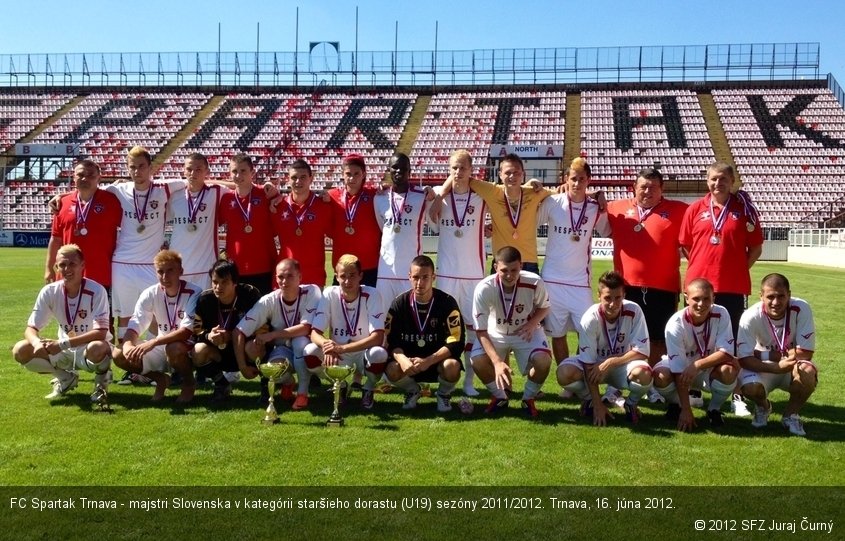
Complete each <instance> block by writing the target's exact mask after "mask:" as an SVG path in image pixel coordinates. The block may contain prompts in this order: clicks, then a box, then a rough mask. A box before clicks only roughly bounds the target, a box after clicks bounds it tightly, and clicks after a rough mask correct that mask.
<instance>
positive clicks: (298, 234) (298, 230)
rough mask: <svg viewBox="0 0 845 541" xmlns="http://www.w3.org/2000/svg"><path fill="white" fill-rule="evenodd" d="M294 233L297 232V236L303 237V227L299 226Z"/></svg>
mask: <svg viewBox="0 0 845 541" xmlns="http://www.w3.org/2000/svg"><path fill="white" fill-rule="evenodd" d="M294 233H296V236H297V237H301V236H302V228H301V227H297V228H296V231H294Z"/></svg>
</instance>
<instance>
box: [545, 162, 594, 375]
mask: <svg viewBox="0 0 845 541" xmlns="http://www.w3.org/2000/svg"><path fill="white" fill-rule="evenodd" d="M590 178H591V172H590V165H589V164H588V163H587V161H586V160H585V159H584V158H575V159H574V160H572V164H571V165H570V166H569V169H567V170H566V171H564V174H563V187H564V188H565V191H564V193H560V194H554V195H552V196H551V197H548V198H547V199H545V200H544V201H543V203H542V204H541V205H540V211H539V212H538V213H537V223H538V225H539V224H545V223H547V224H549V236H548V241H547V243H546V259H545V261H544V262H543V271H542V273H541V274H540V275H541V276H542V277H543V282H544V283H545V284H546V289H547V290H548V292H549V300H550V302H551V310H550V311H549V315H548V316H547V317H546V320H545V322H544V326H545V330H546V333H547V334H549V335H550V336H551V337H552V352H553V353H554V358H555V362H556V363H557V364H560V363H561V361H563V360H564V359H566V358H567V357H569V346H568V344H567V343H566V333H567V332H569V331H575V332H580V331H581V316H583V315H584V313H585V312H586V311H587V309H588V308H590V306H591V305H592V304H593V295H592V290H591V288H592V282H591V272H590V271H591V251H592V238H593V230H597V231H598V232H599V234H600V235H603V236H607V235H608V234H609V233H610V228H609V226H608V224H607V215H606V214H604V213H603V212H600V211H599V205H598V203H596V202H595V201H594V200H592V199H590V198H588V197H587V188H588V187H589V185H590Z"/></svg>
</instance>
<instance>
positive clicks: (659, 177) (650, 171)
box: [634, 167, 663, 186]
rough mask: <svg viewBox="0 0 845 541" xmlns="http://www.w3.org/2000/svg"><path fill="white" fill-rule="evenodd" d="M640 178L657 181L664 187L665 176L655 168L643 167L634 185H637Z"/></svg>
mask: <svg viewBox="0 0 845 541" xmlns="http://www.w3.org/2000/svg"><path fill="white" fill-rule="evenodd" d="M640 178H644V179H646V180H656V181H657V182H659V183H660V185H661V186H663V174H662V173H661V172H660V171H658V170H657V169H655V168H654V167H643V168H642V169H640V172H639V173H637V178H635V179H634V184H636V183H637V180H639V179H640Z"/></svg>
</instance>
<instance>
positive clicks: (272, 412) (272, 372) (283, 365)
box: [258, 359, 290, 425]
mask: <svg viewBox="0 0 845 541" xmlns="http://www.w3.org/2000/svg"><path fill="white" fill-rule="evenodd" d="M289 369H290V361H288V360H287V359H274V360H273V362H271V363H264V364H258V371H259V372H260V373H261V375H262V376H264V377H265V378H267V390H268V391H269V392H270V400H269V402H268V403H267V410H266V411H265V412H264V419H263V420H262V422H263V423H264V424H265V425H275V424H277V423H279V414H278V413H277V412H276V404H275V398H274V395H275V394H276V383H277V382H278V381H279V380H280V379H281V378H282V376H283V375H284V374H285V373H286V372H287V371H288V370H289Z"/></svg>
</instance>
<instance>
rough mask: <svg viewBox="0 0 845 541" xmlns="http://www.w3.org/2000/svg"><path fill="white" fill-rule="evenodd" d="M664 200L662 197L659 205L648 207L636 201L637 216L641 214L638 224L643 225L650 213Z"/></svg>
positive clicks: (658, 203)
mask: <svg viewBox="0 0 845 541" xmlns="http://www.w3.org/2000/svg"><path fill="white" fill-rule="evenodd" d="M662 202H663V200H662V199H661V200H660V201H658V202H657V205H653V206H652V207H650V208H647V209H644V208H642V207H641V206H640V204H639V203H634V206H635V207H637V216H639V222H638V224H639V225H642V223H643V222H644V221H645V219H646V218H648V217H649V215H650V214H651V213H652V212H653V211H654V209H656V208H657V206H658V205H660V203H662Z"/></svg>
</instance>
